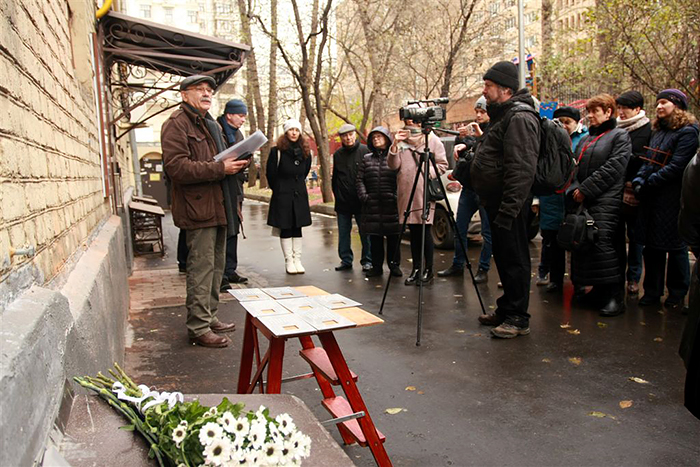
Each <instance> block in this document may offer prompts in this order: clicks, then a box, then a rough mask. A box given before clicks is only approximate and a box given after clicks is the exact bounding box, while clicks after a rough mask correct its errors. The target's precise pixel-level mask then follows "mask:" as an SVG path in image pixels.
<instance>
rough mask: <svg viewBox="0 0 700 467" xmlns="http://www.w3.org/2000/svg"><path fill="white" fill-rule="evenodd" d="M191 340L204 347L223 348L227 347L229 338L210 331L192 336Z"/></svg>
mask: <svg viewBox="0 0 700 467" xmlns="http://www.w3.org/2000/svg"><path fill="white" fill-rule="evenodd" d="M190 342H192V343H193V344H196V345H201V346H202V347H213V348H217V349H219V348H222V347H227V346H228V344H229V340H228V339H227V338H225V337H223V336H217V335H216V334H214V333H213V332H211V331H209V332H207V333H205V334H202V335H201V336H198V337H195V338H190Z"/></svg>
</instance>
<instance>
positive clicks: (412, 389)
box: [406, 386, 416, 391]
mask: <svg viewBox="0 0 700 467" xmlns="http://www.w3.org/2000/svg"><path fill="white" fill-rule="evenodd" d="M415 390H416V387H415V386H406V391H415Z"/></svg>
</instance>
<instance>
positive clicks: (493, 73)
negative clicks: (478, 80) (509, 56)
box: [484, 60, 519, 93]
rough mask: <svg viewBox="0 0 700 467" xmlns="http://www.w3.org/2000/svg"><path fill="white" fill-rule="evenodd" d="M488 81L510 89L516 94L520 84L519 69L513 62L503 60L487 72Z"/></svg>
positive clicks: (485, 75)
mask: <svg viewBox="0 0 700 467" xmlns="http://www.w3.org/2000/svg"><path fill="white" fill-rule="evenodd" d="M487 79H488V80H490V81H493V82H494V83H496V84H498V85H501V86H503V87H505V88H510V89H512V90H513V93H515V91H517V90H518V84H519V80H518V67H516V66H515V64H514V63H513V62H509V61H507V60H503V61H501V62H498V63H496V64H495V65H494V66H492V67H491V68H489V69H488V70H487V71H486V73H485V74H484V80H487Z"/></svg>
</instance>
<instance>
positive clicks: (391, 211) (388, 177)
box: [356, 126, 403, 277]
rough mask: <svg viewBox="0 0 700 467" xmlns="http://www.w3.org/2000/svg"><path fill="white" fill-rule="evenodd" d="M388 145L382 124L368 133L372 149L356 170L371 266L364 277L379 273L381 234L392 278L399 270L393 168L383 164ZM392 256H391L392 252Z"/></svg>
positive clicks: (397, 275) (382, 245) (398, 274)
mask: <svg viewBox="0 0 700 467" xmlns="http://www.w3.org/2000/svg"><path fill="white" fill-rule="evenodd" d="M390 145H391V134H390V133H389V130H387V129H386V128H384V127H383V126H378V127H376V128H374V129H373V130H372V131H370V132H369V135H368V137H367V146H368V147H369V150H370V151H372V152H371V153H369V154H366V155H365V156H364V157H363V158H362V162H361V163H360V165H359V167H358V170H357V182H356V185H357V195H358V196H359V198H360V201H361V202H362V230H363V231H364V232H365V233H367V234H368V235H369V236H370V251H371V254H372V269H370V270H369V271H367V273H366V274H367V277H373V276H380V275H382V273H383V268H382V264H383V263H384V237H386V262H387V264H388V266H389V271H390V272H391V274H392V275H394V276H396V277H401V276H402V275H403V273H402V272H401V268H400V267H399V263H400V262H401V251H400V250H399V249H398V248H397V246H398V245H399V242H400V229H401V226H400V225H399V208H398V204H397V198H396V170H392V169H390V168H389V166H388V165H387V163H386V158H387V153H388V151H389V146H390ZM394 254H395V255H396V256H394V258H393V259H392V258H391V257H392V255H394Z"/></svg>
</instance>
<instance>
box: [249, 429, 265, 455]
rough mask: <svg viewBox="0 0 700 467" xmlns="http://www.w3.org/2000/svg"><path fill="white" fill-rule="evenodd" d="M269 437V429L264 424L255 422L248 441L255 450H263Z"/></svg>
mask: <svg viewBox="0 0 700 467" xmlns="http://www.w3.org/2000/svg"><path fill="white" fill-rule="evenodd" d="M266 437H267V427H266V426H265V424H264V423H257V422H253V424H252V425H250V431H249V432H248V440H249V441H250V445H251V446H252V447H253V449H262V447H263V445H264V444H265V438H266Z"/></svg>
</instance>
